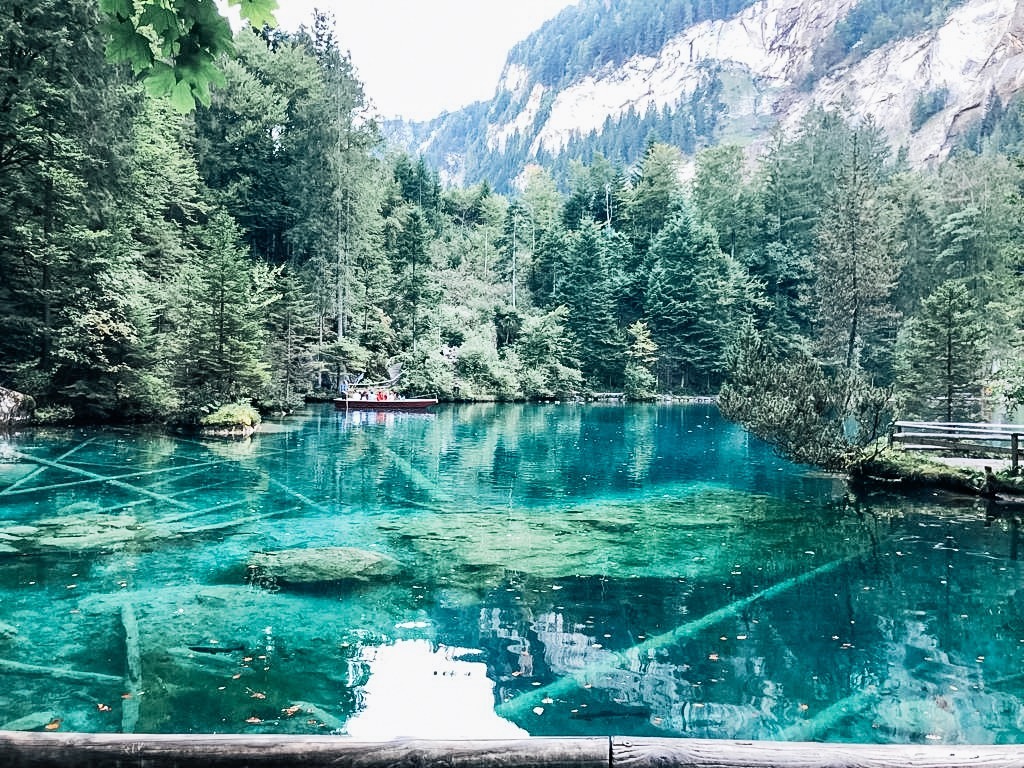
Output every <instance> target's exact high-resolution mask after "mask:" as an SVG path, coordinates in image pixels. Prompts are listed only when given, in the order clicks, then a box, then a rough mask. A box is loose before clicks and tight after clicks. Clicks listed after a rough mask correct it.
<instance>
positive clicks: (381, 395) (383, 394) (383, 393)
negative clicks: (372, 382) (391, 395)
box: [377, 389, 388, 402]
mask: <svg viewBox="0 0 1024 768" xmlns="http://www.w3.org/2000/svg"><path fill="white" fill-rule="evenodd" d="M387 399H388V393H387V392H386V391H384V390H383V389H379V390H377V400H378V401H379V402H383V401H384V400H387Z"/></svg>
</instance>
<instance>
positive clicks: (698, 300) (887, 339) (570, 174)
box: [0, 0, 1024, 458]
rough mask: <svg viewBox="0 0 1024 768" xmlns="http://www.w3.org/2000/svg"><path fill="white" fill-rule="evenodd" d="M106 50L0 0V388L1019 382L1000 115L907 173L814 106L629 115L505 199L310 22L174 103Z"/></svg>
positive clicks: (960, 409)
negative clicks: (607, 153)
mask: <svg viewBox="0 0 1024 768" xmlns="http://www.w3.org/2000/svg"><path fill="white" fill-rule="evenodd" d="M108 42H109V31H107V30H106V28H105V27H104V24H103V23H102V18H101V12H100V8H99V7H98V5H97V3H96V2H95V0H67V1H66V2H60V3H57V2H28V1H27V0H13V2H10V3H5V7H4V10H2V11H0V102H2V103H3V109H2V110H0V386H4V387H7V388H10V389H14V390H17V391H19V392H24V393H27V394H29V395H31V396H32V397H33V398H34V399H35V401H36V404H37V407H38V409H39V411H40V412H42V413H48V414H50V415H52V416H53V417H62V418H75V419H79V420H86V421H92V422H96V421H118V422H150V421H158V422H161V421H181V420H185V421H187V420H189V419H195V418H198V416H200V415H202V414H204V413H207V412H209V411H210V410H211V409H213V408H215V407H217V406H219V405H221V404H224V403H232V402H247V403H252V404H255V405H257V406H258V407H260V408H263V409H267V410H287V409H288V408H290V407H291V406H293V405H294V404H295V403H298V402H301V401H302V399H303V398H304V397H306V396H309V395H312V394H316V393H317V392H321V393H328V394H329V393H332V392H335V391H336V389H337V386H338V383H339V380H341V379H343V378H355V377H357V376H359V375H363V376H365V377H366V380H381V379H386V378H389V377H390V376H391V375H392V374H393V372H394V371H396V370H399V369H400V370H401V372H402V373H401V377H400V378H399V379H398V384H397V386H398V387H399V388H400V389H401V390H402V391H404V392H406V393H408V394H418V393H437V395H438V396H439V397H440V398H442V399H454V398H459V399H497V400H524V399H526V400H529V399H552V398H557V399H565V398H571V397H581V396H586V395H587V394H588V393H594V392H622V393H624V394H625V396H626V397H628V398H635V399H649V398H653V397H655V396H658V395H663V394H669V393H673V394H702V395H703V394H708V395H712V394H719V393H721V394H722V396H723V407H725V408H726V409H729V408H732V412H734V413H739V412H741V411H743V410H744V408H748V406H749V404H750V403H751V402H755V401H757V402H761V403H762V405H763V404H765V403H767V404H768V405H771V392H772V391H773V390H772V388H773V387H775V388H776V390H777V391H788V392H789V393H790V394H792V393H794V392H798V393H800V397H801V398H803V399H804V400H805V401H806V402H808V403H812V404H814V405H813V407H816V408H817V409H818V410H819V412H820V411H821V410H822V409H827V408H831V407H833V406H834V407H835V408H837V409H840V410H841V409H842V408H844V407H845V408H846V409H847V410H850V408H851V403H853V402H854V401H856V403H858V404H860V405H858V406H857V407H860V406H862V405H863V404H864V403H868V404H869V405H870V403H872V402H875V401H874V400H872V398H875V400H877V401H879V402H884V404H885V408H886V409H888V410H889V411H891V412H893V413H898V414H899V415H901V416H903V417H921V418H943V419H950V420H967V419H970V418H976V417H978V416H981V415H983V414H984V415H988V414H991V413H993V412H996V411H1000V412H1008V411H1011V410H1012V409H1013V408H1014V407H1016V405H1017V404H1019V403H1020V401H1021V399H1022V398H1024V365H1022V360H1024V347H1022V344H1024V337H1022V328H1024V325H1022V323H1024V317H1022V310H1024V302H1022V301H1021V295H1022V284H1021V280H1022V277H1024V272H1022V268H1024V229H1022V226H1021V223H1022V217H1024V197H1022V194H1024V169H1022V166H1021V163H1020V162H1019V161H1018V160H1017V158H1015V157H1014V156H1012V155H1011V154H1008V153H1007V152H1006V151H1004V149H1003V147H1005V145H1006V142H1005V141H1001V136H1000V131H1005V130H1007V129H1006V126H1007V125H1009V122H1008V121H1007V119H1006V115H1005V114H1004V113H1005V111H1006V110H1005V109H1004V108H1003V107H1002V106H1001V105H991V104H990V105H988V109H987V112H988V114H989V117H991V116H992V114H993V113H994V111H998V110H1003V112H1002V113H1000V115H999V117H1000V120H999V121H994V120H991V119H990V120H989V122H987V123H986V122H985V121H984V119H983V120H982V122H981V123H979V125H978V127H977V129H976V130H975V134H974V138H973V140H972V143H971V146H965V147H964V148H963V150H962V151H959V152H957V153H955V154H954V155H953V156H951V157H949V158H948V159H946V160H945V161H944V162H942V163H941V164H940V165H937V166H936V167H934V168H930V169H914V168H911V167H908V166H907V165H906V164H905V162H904V161H903V160H902V158H901V156H900V153H899V152H898V151H895V152H894V151H893V150H892V149H891V148H890V147H889V145H888V143H887V141H886V138H885V137H884V136H883V135H882V134H881V133H880V131H879V130H878V129H877V128H876V127H875V126H874V125H872V124H871V122H870V121H863V120H861V121H854V120H852V119H851V118H850V117H849V116H848V115H846V114H844V113H843V112H842V111H826V110H819V111H815V112H812V113H810V114H808V115H807V116H806V117H805V119H804V120H803V121H802V123H801V124H800V125H799V126H798V127H797V128H796V129H794V130H787V131H785V132H784V131H782V130H777V131H776V132H775V133H773V134H772V135H771V136H768V137H765V140H764V142H763V146H762V147H761V148H760V151H759V152H757V153H753V152H751V151H749V148H747V147H740V146H737V145H731V144H717V145H712V144H708V145H707V146H704V147H702V148H696V149H694V154H692V155H690V154H686V153H684V152H683V150H682V149H680V148H679V147H678V146H675V145H673V144H671V143H668V141H667V138H668V137H660V136H659V135H658V133H657V132H656V131H652V132H651V133H650V134H649V135H648V136H646V137H645V143H644V146H643V151H642V155H641V157H640V159H639V160H638V162H636V163H634V164H630V165H628V166H627V165H623V164H620V163H618V162H612V161H611V160H608V159H606V158H605V157H604V156H602V155H601V154H599V153H597V154H594V155H593V156H591V157H589V158H588V159H586V160H579V159H576V160H571V159H570V160H569V161H568V162H567V163H566V168H567V171H566V172H565V173H564V174H563V173H559V174H555V173H553V172H552V170H551V169H549V168H544V167H539V166H534V167H531V168H529V169H528V170H527V171H526V172H525V173H524V174H522V176H521V177H520V178H518V179H517V184H516V186H515V191H514V192H512V193H508V194H498V193H497V192H496V191H495V187H494V186H493V185H491V184H488V182H486V181H484V182H481V183H477V184H475V185H473V186H468V187H464V188H460V187H454V186H451V187H449V186H444V185H442V183H441V181H440V178H439V176H438V173H437V172H436V171H435V170H434V169H433V168H431V167H430V165H429V164H428V163H427V161H426V160H425V159H423V158H421V157H416V156H411V155H408V154H405V153H401V152H396V151H393V150H389V149H388V147H387V146H386V144H385V143H384V141H383V140H382V138H381V132H380V130H379V128H378V126H377V125H376V123H375V121H374V119H373V118H372V117H371V113H370V111H369V110H368V107H367V99H366V95H365V94H364V92H363V88H362V85H361V83H360V82H359V80H358V79H357V76H356V73H355V70H354V67H353V65H352V62H351V61H350V60H349V59H348V57H347V56H346V55H345V54H343V53H342V52H341V51H340V50H339V46H338V44H337V41H336V39H335V36H334V31H333V26H332V23H331V21H330V20H329V19H328V18H325V17H324V16H317V17H316V18H315V20H314V22H313V24H312V26H311V27H310V28H307V29H303V30H302V31H300V32H299V33H295V34H285V33H282V32H277V31H274V30H272V29H271V28H269V27H264V29H263V32H262V33H257V32H253V31H249V30H246V31H242V32H239V33H237V34H236V36H235V39H234V44H233V50H232V52H231V53H230V54H223V55H222V56H221V58H220V59H219V60H218V61H217V69H218V71H219V73H220V74H219V77H220V78H221V79H222V80H223V82H222V83H220V84H218V83H217V82H216V78H214V80H215V82H214V87H213V88H212V89H211V90H210V91H209V92H208V93H206V92H204V91H203V88H202V86H201V85H200V86H199V87H198V88H193V91H196V92H197V97H198V98H197V99H196V103H195V108H194V109H186V110H182V109H180V108H179V107H180V105H179V104H176V103H175V101H176V100H175V99H174V98H167V97H165V96H163V95H161V94H160V93H159V92H155V91H158V90H159V89H157V88H154V87H153V82H154V81H153V78H149V79H148V80H147V81H146V82H145V83H142V82H139V79H138V78H137V77H135V76H134V75H135V74H137V73H133V71H132V70H133V67H132V66H131V64H130V63H129V62H125V61H121V62H119V63H118V62H112V61H111V60H110V57H109V56H108V55H107V48H108ZM158 74H159V73H158ZM171 82H172V83H173V82H174V81H173V79H172V80H171ZM180 96H181V94H180V93H179V94H177V97H178V98H180ZM204 102H208V103H204ZM1011 117H1013V116H1012V115H1011ZM562 160H563V162H564V161H565V158H563V159H562ZM836 382H842V386H841V387H840V386H839V385H838V384H837V383H836ZM818 384H821V385H822V388H821V389H820V390H818V389H815V387H817V386H818ZM840 390H841V391H840ZM837 392H838V393H839V394H837ZM852 392H856V393H859V394H857V396H856V398H853V396H852V395H851V394H850V393H852ZM821 393H824V394H821ZM829 397H833V398H838V399H837V400H836V402H832V401H830V400H829ZM851 398H852V399H851ZM839 401H841V402H839ZM740 403H746V404H747V406H743V405H740ZM766 407H767V406H766ZM772 407H781V406H778V404H777V403H775V404H774V405H772ZM876 410H877V409H876ZM747 416H748V417H749V416H750V414H749V408H748V412H747ZM812 458H813V457H812Z"/></svg>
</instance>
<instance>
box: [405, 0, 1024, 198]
mask: <svg viewBox="0 0 1024 768" xmlns="http://www.w3.org/2000/svg"><path fill="white" fill-rule="evenodd" d="M856 4H857V0H762V1H761V2H758V3H755V4H753V5H750V6H748V7H747V8H746V9H745V10H743V11H741V12H740V13H739V14H737V15H735V16H733V17H731V18H727V19H720V20H712V21H704V22H701V23H699V24H695V25H693V26H690V27H688V28H686V29H685V30H683V31H682V32H681V33H679V34H676V35H674V36H673V37H671V39H669V40H668V41H667V42H666V43H665V44H664V46H663V47H662V48H661V50H660V51H659V52H658V53H657V54H656V55H648V56H641V55H637V56H633V57H631V58H628V59H627V60H625V61H624V62H623V63H622V64H619V65H615V66H612V65H607V66H604V67H602V68H600V69H598V70H597V71H593V72H590V73H589V74H586V75H585V76H583V77H581V78H577V79H576V80H575V81H574V82H572V83H571V84H569V85H559V86H545V85H544V84H542V83H541V82H540V81H539V78H537V77H533V76H531V64H530V62H528V61H527V62H522V61H515V60H514V59H513V58H512V57H510V60H509V63H508V64H507V65H506V67H505V70H504V73H503V75H502V77H501V80H500V82H499V83H498V86H497V89H496V94H495V98H494V100H493V101H492V102H491V103H490V104H489V105H486V107H487V108H486V110H481V112H483V111H486V119H485V120H483V121H482V123H477V125H478V126H479V130H478V133H479V132H480V131H482V132H483V135H484V140H483V141H482V142H481V143H482V144H484V145H485V146H486V151H488V152H491V153H502V152H507V151H508V147H509V146H510V145H517V146H519V147H520V148H521V149H520V150H519V152H520V154H521V156H522V157H521V159H522V160H524V161H527V162H528V161H529V159H530V158H532V157H536V156H537V153H538V152H544V153H547V154H548V155H549V156H552V155H557V154H558V153H559V152H561V151H562V150H563V149H564V148H565V147H566V146H567V144H568V142H569V141H570V139H571V138H572V137H573V136H580V135H584V136H585V135H586V134H588V133H589V132H591V131H593V132H596V133H600V131H601V130H602V126H606V125H607V124H608V121H609V119H610V120H611V121H612V122H614V121H616V120H619V119H621V118H623V117H624V116H626V115H627V114H629V113H630V112H632V113H634V114H636V115H643V114H644V113H645V112H646V111H648V110H649V109H650V108H651V107H653V108H655V109H656V110H664V109H668V110H671V109H673V108H674V107H675V106H676V105H678V104H680V103H681V102H682V101H684V100H685V99H687V98H688V97H690V96H691V95H692V94H694V93H695V92H696V91H697V89H698V88H700V87H701V84H702V82H705V80H706V78H707V76H708V74H707V73H708V72H709V71H714V72H715V73H716V76H717V78H718V79H719V81H720V83H721V86H722V87H721V88H720V90H719V95H718V98H719V99H720V101H721V102H722V104H723V105H724V110H723V111H722V117H721V118H720V120H719V127H718V129H717V140H718V141H726V140H734V141H738V142H741V143H745V144H748V143H756V142H757V140H758V138H760V137H764V136H765V135H766V134H767V131H768V130H769V129H770V128H771V127H773V126H775V125H776V124H780V123H781V124H782V125H783V126H786V125H792V124H794V123H795V122H796V121H798V120H799V119H800V117H801V116H802V115H803V114H805V113H806V112H807V110H808V109H809V108H811V107H812V106H813V105H823V106H826V107H838V106H840V105H843V106H844V107H845V108H846V109H847V110H848V112H849V113H850V114H851V115H852V116H853V117H855V118H867V117H868V116H870V117H872V118H873V119H874V120H875V122H876V123H878V124H879V125H880V126H881V127H882V128H883V129H884V130H885V131H886V133H887V135H888V136H889V138H890V141H891V144H892V146H893V148H894V149H902V150H903V151H904V152H905V153H906V156H907V158H908V160H909V161H910V162H911V163H912V164H915V165H922V164H928V163H932V162H934V161H936V160H939V159H942V158H944V157H945V156H946V155H947V154H948V153H949V151H950V149H951V148H952V147H953V146H954V145H955V143H956V141H957V139H958V138H959V137H960V136H961V135H962V134H963V132H964V131H965V130H967V128H968V126H969V125H970V124H971V122H972V121H974V120H976V119H978V118H980V116H981V112H982V111H983V110H984V108H985V105H986V103H988V102H989V101H990V100H991V99H992V98H993V96H998V97H999V98H1000V99H1001V101H1002V103H1004V104H1005V103H1007V102H1008V101H1009V100H1010V99H1011V98H1012V97H1013V96H1014V95H1015V94H1018V93H1019V92H1021V91H1022V89H1024V3H1022V4H1018V2H1016V0H966V1H965V2H963V3H961V4H959V5H957V6H956V7H955V8H954V9H953V10H952V11H950V12H949V13H948V14H947V15H946V16H945V17H944V18H943V19H941V21H940V23H938V24H934V25H932V27H931V28H930V29H928V31H926V32H923V33H920V34H917V35H915V36H912V37H904V38H898V39H895V40H893V41H891V42H889V43H888V44H886V45H884V46H881V47H879V48H877V49H875V50H872V51H871V52H870V53H867V54H865V55H862V56H849V57H847V58H846V59H845V60H844V61H841V62H840V63H839V65H838V66H836V65H833V66H831V67H830V68H829V69H828V71H816V68H817V69H821V61H820V60H821V57H820V56H817V55H816V54H817V53H818V52H819V50H820V49H821V48H822V46H825V45H827V44H828V43H829V41H830V39H831V38H832V37H833V35H834V32H835V28H836V25H837V24H838V23H840V22H841V21H842V20H843V19H844V17H846V15H847V14H848V13H850V11H851V9H852V8H853V7H854V6H856ZM929 97H933V98H931V101H932V107H931V108H929V109H928V110H927V112H926V113H925V116H924V119H923V118H922V116H921V110H920V109H917V110H916V112H915V106H916V105H919V102H921V101H922V99H928V98H929ZM498 105H503V107H502V109H500V110H499V109H498V108H497V107H498ZM915 115H916V118H915ZM446 119H447V118H445V117H442V118H440V119H439V121H436V122H435V123H434V124H433V125H431V127H430V130H429V131H423V132H421V133H420V140H419V144H418V146H415V147H413V148H414V149H415V150H417V151H420V152H424V153H426V154H428V155H431V154H432V151H433V157H435V158H438V157H444V158H446V161H447V162H448V163H449V165H450V170H453V171H456V173H457V169H458V168H459V167H461V165H460V164H459V163H455V164H454V165H451V162H450V161H451V159H452V157H453V156H458V154H459V152H458V147H457V145H455V146H453V142H452V141H451V136H450V134H448V136H447V141H448V144H447V146H445V148H444V152H443V155H442V154H440V153H439V152H438V151H437V150H438V143H439V142H440V141H443V140H444V137H445V136H446V132H445V120H446ZM464 122H465V121H464ZM477 139H478V140H479V137H477ZM456 144H457V143H456ZM523 147H525V148H526V149H525V151H524V149H522V148H523ZM479 152H480V149H479V148H478V149H477V153H478V154H479ZM443 164H444V162H442V165H443ZM467 181H474V179H471V178H470V179H467Z"/></svg>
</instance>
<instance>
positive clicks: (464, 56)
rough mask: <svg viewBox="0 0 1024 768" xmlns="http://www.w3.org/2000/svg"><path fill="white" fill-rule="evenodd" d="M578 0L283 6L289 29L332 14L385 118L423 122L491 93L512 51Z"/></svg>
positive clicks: (289, 2) (314, 0) (337, 1)
mask: <svg viewBox="0 0 1024 768" xmlns="http://www.w3.org/2000/svg"><path fill="white" fill-rule="evenodd" d="M575 1H576V0H512V1H511V2H509V0H278V9H277V13H276V16H277V21H278V24H279V25H280V26H281V27H283V28H285V29H296V28H297V27H298V26H299V25H300V24H306V25H307V26H309V25H311V23H312V18H313V9H314V8H319V9H320V10H322V11H327V12H333V14H334V18H335V22H336V32H337V37H338V41H339V44H340V47H341V49H342V50H343V51H349V52H351V54H352V63H353V65H355V68H356V72H357V75H358V77H359V79H360V80H361V81H362V82H363V86H364V90H365V92H366V95H367V97H368V98H369V100H370V101H371V102H372V103H373V105H374V106H376V108H377V110H378V111H379V112H380V114H381V115H382V116H384V117H396V116H400V117H404V118H406V119H411V120H424V119H428V118H431V117H436V116H437V115H439V114H441V113H442V112H444V111H446V110H447V111H454V110H456V109H459V108H460V107H464V106H465V105H467V104H470V103H471V102H474V101H481V100H484V99H489V98H491V96H493V95H494V89H495V86H496V85H497V84H498V77H499V76H500V75H501V68H502V67H503V66H504V64H505V58H506V56H507V55H508V52H509V50H510V49H511V48H512V46H514V45H515V44H516V43H517V42H519V41H520V40H523V39H524V38H526V37H527V36H528V35H529V34H530V33H531V32H533V31H534V30H535V29H537V28H538V27H540V25H541V24H542V23H543V22H545V21H546V20H548V19H550V18H552V17H554V16H556V15H557V14H558V12H559V11H560V10H561V9H562V8H565V7H566V6H568V5H573V4H574V3H575Z"/></svg>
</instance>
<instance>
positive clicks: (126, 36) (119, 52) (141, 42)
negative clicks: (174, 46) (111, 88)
mask: <svg viewBox="0 0 1024 768" xmlns="http://www.w3.org/2000/svg"><path fill="white" fill-rule="evenodd" d="M109 30H110V32H109V34H110V41H109V42H108V43H107V58H108V59H110V60H111V61H127V62H128V63H129V64H131V67H132V71H133V72H134V73H135V74H136V75H137V74H139V73H140V72H142V71H144V70H145V69H146V68H148V67H149V66H150V65H151V64H152V63H153V51H152V50H151V49H150V47H149V40H147V39H146V38H145V37H143V36H142V35H140V34H139V33H138V32H137V31H136V30H135V27H134V25H133V24H132V23H131V22H130V21H125V22H121V23H112V24H111V25H110V26H109Z"/></svg>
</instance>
